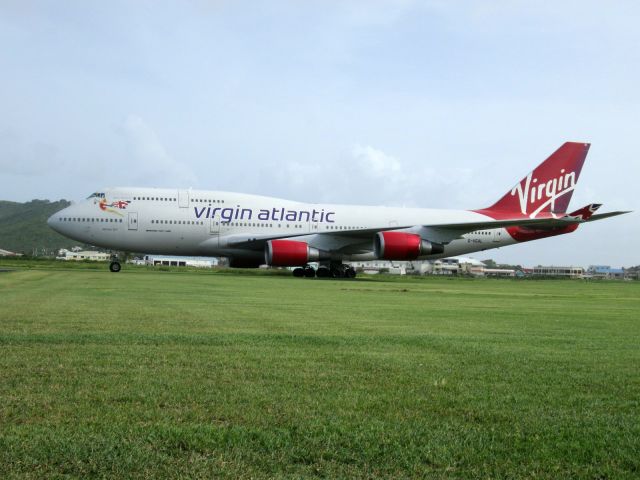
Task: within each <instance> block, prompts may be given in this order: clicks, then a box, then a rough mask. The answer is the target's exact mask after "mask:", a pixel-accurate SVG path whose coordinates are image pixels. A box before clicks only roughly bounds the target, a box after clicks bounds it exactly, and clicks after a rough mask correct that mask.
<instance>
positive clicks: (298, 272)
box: [293, 268, 304, 278]
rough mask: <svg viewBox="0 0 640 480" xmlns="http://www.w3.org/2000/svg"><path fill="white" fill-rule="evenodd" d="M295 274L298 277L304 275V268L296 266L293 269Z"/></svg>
mask: <svg viewBox="0 0 640 480" xmlns="http://www.w3.org/2000/svg"><path fill="white" fill-rule="evenodd" d="M293 276H294V277H297V278H302V277H304V269H303V268H294V269H293Z"/></svg>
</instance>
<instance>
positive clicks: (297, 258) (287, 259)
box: [264, 240, 321, 267]
mask: <svg viewBox="0 0 640 480" xmlns="http://www.w3.org/2000/svg"><path fill="white" fill-rule="evenodd" d="M320 256H321V255H320V251H319V250H318V249H317V248H313V247H310V246H309V245H308V244H307V243H305V242H296V241H295V240H269V241H268V242H267V244H266V245H265V249H264V258H265V261H266V263H267V265H272V266H274V267H300V266H302V265H306V264H307V263H308V262H316V261H318V260H320Z"/></svg>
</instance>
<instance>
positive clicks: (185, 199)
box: [178, 190, 189, 208]
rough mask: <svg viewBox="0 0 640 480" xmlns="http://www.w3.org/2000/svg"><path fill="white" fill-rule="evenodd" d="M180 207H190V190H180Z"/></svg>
mask: <svg viewBox="0 0 640 480" xmlns="http://www.w3.org/2000/svg"><path fill="white" fill-rule="evenodd" d="M178 207H180V208H189V190H178Z"/></svg>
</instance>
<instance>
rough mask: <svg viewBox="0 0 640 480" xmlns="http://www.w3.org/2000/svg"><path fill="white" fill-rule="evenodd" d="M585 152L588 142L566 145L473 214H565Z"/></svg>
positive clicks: (535, 215)
mask: <svg viewBox="0 0 640 480" xmlns="http://www.w3.org/2000/svg"><path fill="white" fill-rule="evenodd" d="M588 151H589V144H588V143H579V142H566V143H565V144H564V145H562V146H561V147H560V148H558V149H557V150H556V151H555V152H554V153H552V154H551V156H550V157H549V158H547V159H546V160H545V161H544V162H542V163H541V164H540V165H538V166H537V167H536V168H535V169H534V170H533V171H532V172H530V173H529V174H528V175H527V176H526V177H524V178H523V179H522V180H520V182H519V183H518V184H516V185H515V186H514V187H513V188H512V189H510V190H509V191H508V192H507V193H505V195H504V196H503V197H502V198H501V199H500V200H498V201H497V202H496V203H495V204H493V205H492V206H490V207H489V208H485V209H483V210H476V211H477V212H480V213H486V214H488V215H490V216H492V217H493V218H497V217H506V216H508V217H519V216H522V217H528V218H536V217H537V216H538V215H540V214H551V213H553V214H556V213H557V214H564V213H566V211H567V208H568V206H569V201H570V200H571V195H573V190H574V189H575V186H576V184H577V183H578V178H579V177H580V171H581V170H582V165H583V164H584V160H585V158H586V156H587V152H588Z"/></svg>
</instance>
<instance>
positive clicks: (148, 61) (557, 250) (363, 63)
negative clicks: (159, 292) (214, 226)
mask: <svg viewBox="0 0 640 480" xmlns="http://www.w3.org/2000/svg"><path fill="white" fill-rule="evenodd" d="M535 3H539V2H535ZM639 14H640V4H637V3H636V2H615V1H614V2H606V3H603V2H595V1H594V2H590V1H581V2H577V1H567V2H554V4H553V5H551V4H550V5H545V6H540V5H534V2H520V1H477V2H475V1H466V2H465V1H461V2H447V1H424V2H420V1H410V0H405V1H341V2H337V1H336V2H331V1H323V2H311V1H309V2H294V1H291V2H275V1H269V2H259V1H256V2H241V1H235V2H225V1H220V2H207V1H193V2H151V1H149V2H145V1H139V2H127V1H122V2H119V1H112V2H80V1H78V2H64V3H60V2H54V1H50V2H46V1H43V2H3V3H2V5H0V42H1V43H2V45H4V47H3V48H2V49H0V71H1V72H3V74H2V75H1V76H0V102H1V104H2V105H3V112H4V115H3V116H2V118H0V198H2V199H8V200H16V201H25V200H29V199H32V198H49V199H58V198H67V199H71V200H78V199H81V198H84V197H85V196H86V195H87V194H88V193H90V192H92V191H94V190H96V189H97V188H100V187H103V186H116V185H140V186H163V187H193V188H206V189H220V190H230V191H244V192H248V193H257V194H264V195H273V196H279V197H286V198H292V199H296V200H302V201H322V202H332V203H340V202H344V203H361V204H371V205H406V206H419V207H437V208H478V207H483V206H487V205H489V204H491V203H493V201H494V200H495V199H497V198H498V197H500V196H501V195H502V194H503V193H504V192H505V191H506V190H507V189H508V188H510V187H511V186H512V185H513V184H514V183H515V182H516V181H518V180H519V179H520V178H522V177H523V176H524V175H525V174H526V173H527V172H528V171H529V170H531V169H532V168H533V167H534V166H535V165H537V164H538V163H539V162H540V161H542V160H543V159H544V158H546V157H547V156H548V155H549V154H550V153H551V152H553V151H554V150H555V149H556V148H557V147H558V146H559V145H560V144H562V143H563V142H564V141H566V140H576V141H587V142H591V143H592V147H591V151H590V153H589V156H588V158H587V162H586V163H585V167H584V169H583V172H582V177H581V179H580V183H579V185H578V189H577V191H576V193H575V195H574V197H573V201H572V206H575V207H576V208H577V207H579V206H582V205H583V204H586V203H590V202H592V201H596V202H603V203H604V204H605V207H603V208H608V209H632V210H633V209H635V208H636V205H635V202H636V198H637V194H636V191H637V179H638V178H639V174H640V163H639V162H638V161H637V160H636V155H637V154H636V145H635V141H636V138H637V137H638V136H639V134H640V108H639V107H640V93H639V92H638V85H640V30H639V29H638V28H637V25H636V22H635V19H637V18H638V17H639ZM639 225H640V222H638V218H637V215H636V214H632V215H629V216H627V217H625V218H619V219H611V220H609V221H603V222H600V223H598V224H593V225H588V226H585V227H583V228H581V229H579V231H578V232H577V233H576V234H574V235H571V236H564V237H560V238H556V239H549V240H544V241H541V242H533V243H531V244H528V245H522V246H517V247H510V248H509V249H501V250H498V251H493V252H489V253H488V254H487V255H478V257H479V258H487V257H493V258H496V259H497V260H499V261H504V262H517V263H523V264H527V265H535V264H538V263H543V264H544V263H556V264H557V263H563V264H571V263H573V264H578V265H586V264H590V263H608V264H612V265H616V266H617V265H632V264H634V265H635V264H640V259H639V258H638V246H640V242H639V241H638V238H640V226H639Z"/></svg>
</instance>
